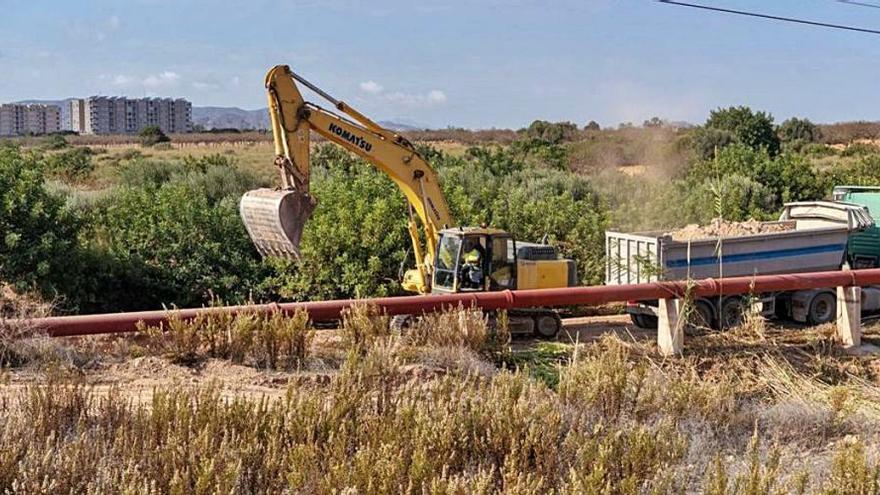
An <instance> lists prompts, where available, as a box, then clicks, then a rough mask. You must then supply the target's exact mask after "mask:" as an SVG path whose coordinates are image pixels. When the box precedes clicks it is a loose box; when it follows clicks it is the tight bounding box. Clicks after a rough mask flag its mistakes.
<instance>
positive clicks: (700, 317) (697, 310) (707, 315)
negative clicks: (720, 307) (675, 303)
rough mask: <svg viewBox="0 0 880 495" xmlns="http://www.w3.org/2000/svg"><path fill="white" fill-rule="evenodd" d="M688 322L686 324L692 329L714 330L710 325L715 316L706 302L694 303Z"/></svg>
mask: <svg viewBox="0 0 880 495" xmlns="http://www.w3.org/2000/svg"><path fill="white" fill-rule="evenodd" d="M689 320H690V321H689V322H688V323H690V325H691V326H692V327H694V328H700V329H710V328H714V327H713V326H712V324H713V323H714V322H715V315H714V314H713V311H712V306H711V305H709V303H707V302H706V301H697V302H696V303H694V310H693V311H692V312H691V314H690V318H689Z"/></svg>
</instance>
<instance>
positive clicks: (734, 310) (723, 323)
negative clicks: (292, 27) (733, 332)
mask: <svg viewBox="0 0 880 495" xmlns="http://www.w3.org/2000/svg"><path fill="white" fill-rule="evenodd" d="M745 310H746V305H745V303H744V302H743V300H742V298H741V297H728V298H727V299H725V300H724V302H723V303H721V311H720V314H719V315H718V327H719V328H720V329H721V330H728V329H730V328H734V327H738V326H740V325H741V324H742V322H743V317H744V316H745Z"/></svg>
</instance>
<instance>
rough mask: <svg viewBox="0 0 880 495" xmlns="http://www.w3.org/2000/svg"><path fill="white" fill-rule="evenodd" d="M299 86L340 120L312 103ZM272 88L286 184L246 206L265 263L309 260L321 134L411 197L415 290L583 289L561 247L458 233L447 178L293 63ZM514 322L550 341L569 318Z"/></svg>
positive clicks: (255, 195)
mask: <svg viewBox="0 0 880 495" xmlns="http://www.w3.org/2000/svg"><path fill="white" fill-rule="evenodd" d="M297 82H299V83H300V84H302V85H303V86H305V87H306V88H309V89H310V90H312V91H313V92H315V93H316V94H318V95H320V96H321V97H322V98H324V99H326V100H327V101H329V102H330V103H331V104H332V105H333V107H334V108H335V109H336V111H337V112H339V113H335V112H333V111H330V110H327V109H324V108H321V107H320V106H318V105H315V104H314V103H311V102H308V101H306V100H304V99H303V96H302V93H301V92H300V90H299V88H298V87H297V84H296V83H297ZM266 90H267V92H268V99H269V116H270V119H271V124H272V134H273V136H274V140H275V166H276V167H278V170H279V172H280V175H281V187H280V188H276V189H270V188H262V189H256V190H253V191H249V192H247V193H245V195H244V196H243V197H242V199H241V203H240V212H241V216H242V219H243V220H244V224H245V227H246V228H247V231H248V234H249V235H250V237H251V239H252V240H253V242H254V244H255V246H256V248H257V250H258V251H259V252H260V254H261V255H262V256H279V257H294V258H295V257H298V256H299V243H300V239H301V237H302V232H303V227H304V225H305V223H306V222H307V221H308V219H309V217H310V216H311V214H312V212H313V211H314V209H315V206H316V204H317V201H316V199H315V198H314V197H313V196H311V194H310V192H309V176H310V172H309V151H310V137H311V136H310V135H311V133H312V131H314V132H316V133H317V134H319V135H320V136H322V137H324V138H325V139H327V140H328V141H330V142H332V143H336V144H338V145H339V146H342V147H343V148H345V149H347V150H349V151H351V152H352V153H355V154H356V155H358V156H361V157H363V158H364V159H365V160H367V161H368V162H369V163H371V164H372V165H373V166H375V167H376V169H378V170H379V171H381V172H383V173H385V174H386V175H387V176H388V177H390V178H391V180H392V181H394V183H395V184H397V186H398V187H399V188H400V190H401V191H402V192H403V195H404V196H405V197H406V200H407V202H408V205H409V210H408V211H409V223H408V229H409V235H410V238H411V240H412V249H413V254H414V256H415V264H416V266H415V268H413V269H410V270H407V271H406V273H405V274H404V276H403V281H402V284H403V288H404V289H405V290H407V291H410V292H416V293H420V294H425V293H455V292H479V291H498V290H506V289H538V288H554V287H570V286H574V285H576V284H577V272H576V269H575V263H574V261H573V260H570V259H562V258H560V256H559V254H558V252H557V250H556V248H555V247H553V246H550V245H547V244H539V243H525V242H518V241H516V240H515V239H514V238H513V236H512V235H511V234H509V233H507V232H505V231H503V230H500V229H493V228H486V227H459V226H456V225H455V223H454V222H453V220H452V217H451V215H450V213H449V207H448V206H447V202H446V198H445V197H444V196H443V191H442V189H441V188H440V183H439V181H438V176H437V172H436V171H435V170H434V169H433V168H432V167H431V166H430V165H429V164H428V162H427V161H425V159H424V158H422V156H420V155H419V153H418V152H416V150H415V147H414V146H413V145H412V143H410V142H409V141H408V140H407V139H406V138H405V137H403V136H400V135H399V134H397V133H395V132H393V131H391V130H388V129H385V128H384V127H382V126H380V125H379V124H377V123H376V122H373V121H372V120H370V119H369V118H367V117H366V116H364V115H363V114H361V113H360V112H358V111H357V110H355V109H354V108H352V107H350V106H349V105H347V104H346V103H345V102H342V101H339V100H337V99H335V98H333V97H332V96H330V95H329V94H327V93H325V92H324V91H322V90H321V89H320V88H318V87H317V86H315V85H314V84H312V83H310V82H308V81H307V80H305V79H304V78H303V77H301V76H299V75H297V74H296V73H294V72H293V71H291V70H290V67H288V66H286V65H278V66H275V67H273V68H272V69H271V70H269V72H268V73H267V74H266ZM420 225H421V228H422V229H423V230H424V235H421V233H420V231H419V226H420ZM423 239H424V241H423ZM509 321H510V327H511V330H512V331H514V332H517V333H528V334H532V333H534V334H537V335H539V336H543V337H551V336H554V335H556V333H557V332H558V331H559V329H560V326H561V322H560V318H559V315H558V314H557V313H556V312H555V311H553V310H549V309H533V310H520V311H517V312H516V313H511V314H510V318H509Z"/></svg>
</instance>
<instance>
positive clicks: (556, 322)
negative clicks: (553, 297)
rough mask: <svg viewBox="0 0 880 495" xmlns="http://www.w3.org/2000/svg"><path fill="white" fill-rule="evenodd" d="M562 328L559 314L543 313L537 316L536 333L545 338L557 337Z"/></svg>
mask: <svg viewBox="0 0 880 495" xmlns="http://www.w3.org/2000/svg"><path fill="white" fill-rule="evenodd" d="M561 328H562V320H561V319H560V318H559V315H541V316H536V317H535V334H536V335H537V336H538V337H541V338H544V339H552V338H553V337H556V334H558V333H559V330H560V329H561Z"/></svg>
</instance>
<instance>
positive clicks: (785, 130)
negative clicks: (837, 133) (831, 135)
mask: <svg viewBox="0 0 880 495" xmlns="http://www.w3.org/2000/svg"><path fill="white" fill-rule="evenodd" d="M778 134H779V139H780V140H781V141H782V142H783V143H795V142H800V143H802V144H806V143H815V142H816V141H818V140H819V139H821V138H822V132H821V131H820V130H819V128H818V127H816V124H814V123H812V122H810V120H809V119H799V118H796V117H792V118H790V119H788V120H786V121H785V122H783V123H782V125H780V126H779V131H778Z"/></svg>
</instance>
